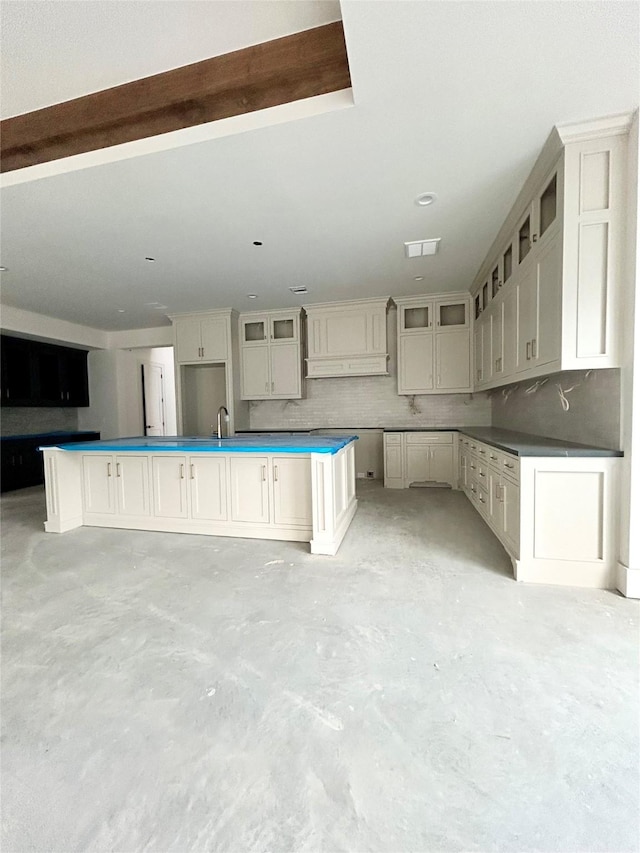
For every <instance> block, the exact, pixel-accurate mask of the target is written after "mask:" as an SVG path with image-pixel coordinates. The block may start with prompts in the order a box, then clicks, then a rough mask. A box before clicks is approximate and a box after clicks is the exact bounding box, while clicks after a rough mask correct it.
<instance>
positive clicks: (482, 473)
mask: <svg viewBox="0 0 640 853" xmlns="http://www.w3.org/2000/svg"><path fill="white" fill-rule="evenodd" d="M479 474H480V476H481V477H486V476H487V475H486V474H485V473H484V472H483V471H480V472H479Z"/></svg>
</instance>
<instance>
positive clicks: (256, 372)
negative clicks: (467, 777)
mask: <svg viewBox="0 0 640 853" xmlns="http://www.w3.org/2000/svg"><path fill="white" fill-rule="evenodd" d="M269 387H270V386H269V346H268V344H262V345H260V346H251V347H243V349H242V398H243V399H244V400H256V399H260V398H264V397H269V396H270V390H269Z"/></svg>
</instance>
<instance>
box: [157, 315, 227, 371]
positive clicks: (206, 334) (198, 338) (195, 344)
mask: <svg viewBox="0 0 640 853" xmlns="http://www.w3.org/2000/svg"><path fill="white" fill-rule="evenodd" d="M230 313H231V312H230V311H224V312H207V313H203V314H185V315H177V316H175V317H172V318H171V319H172V320H173V327H174V341H175V359H176V363H177V364H190V363H194V362H198V361H215V362H223V361H227V360H228V358H229V343H230V341H229V337H230V336H229V331H230V327H229V316H230Z"/></svg>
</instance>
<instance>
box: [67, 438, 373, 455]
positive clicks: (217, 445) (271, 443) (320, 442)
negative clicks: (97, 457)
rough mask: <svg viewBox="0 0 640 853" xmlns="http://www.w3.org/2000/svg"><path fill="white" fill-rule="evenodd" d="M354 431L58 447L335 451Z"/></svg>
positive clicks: (138, 440)
mask: <svg viewBox="0 0 640 853" xmlns="http://www.w3.org/2000/svg"><path fill="white" fill-rule="evenodd" d="M357 438H358V436H357V435H349V436H328V435H327V436H320V435H281V436H277V435H266V434H264V433H263V434H262V435H253V436H250V435H244V436H240V435H239V436H231V437H230V438H222V439H219V438H215V437H213V436H181V435H170V436H134V437H132V438H114V439H105V440H104V441H88V442H79V443H77V444H63V445H61V446H60V448H59V449H60V450H64V451H67V452H74V451H81V452H82V453H91V452H96V453H104V452H112V453H123V452H138V453H140V452H144V453H156V452H161V453H166V452H169V453H332V454H333V453H337V452H338V451H339V450H341V449H342V448H343V447H345V446H346V445H347V444H349V443H350V442H352V441H356V440H357Z"/></svg>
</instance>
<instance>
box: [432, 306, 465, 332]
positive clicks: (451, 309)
mask: <svg viewBox="0 0 640 853" xmlns="http://www.w3.org/2000/svg"><path fill="white" fill-rule="evenodd" d="M468 325H469V316H468V312H467V303H466V302H459V301H458V302H456V301H453V300H452V301H451V302H445V301H439V302H438V303H437V304H436V326H437V328H438V329H462V328H464V327H465V326H468Z"/></svg>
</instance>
